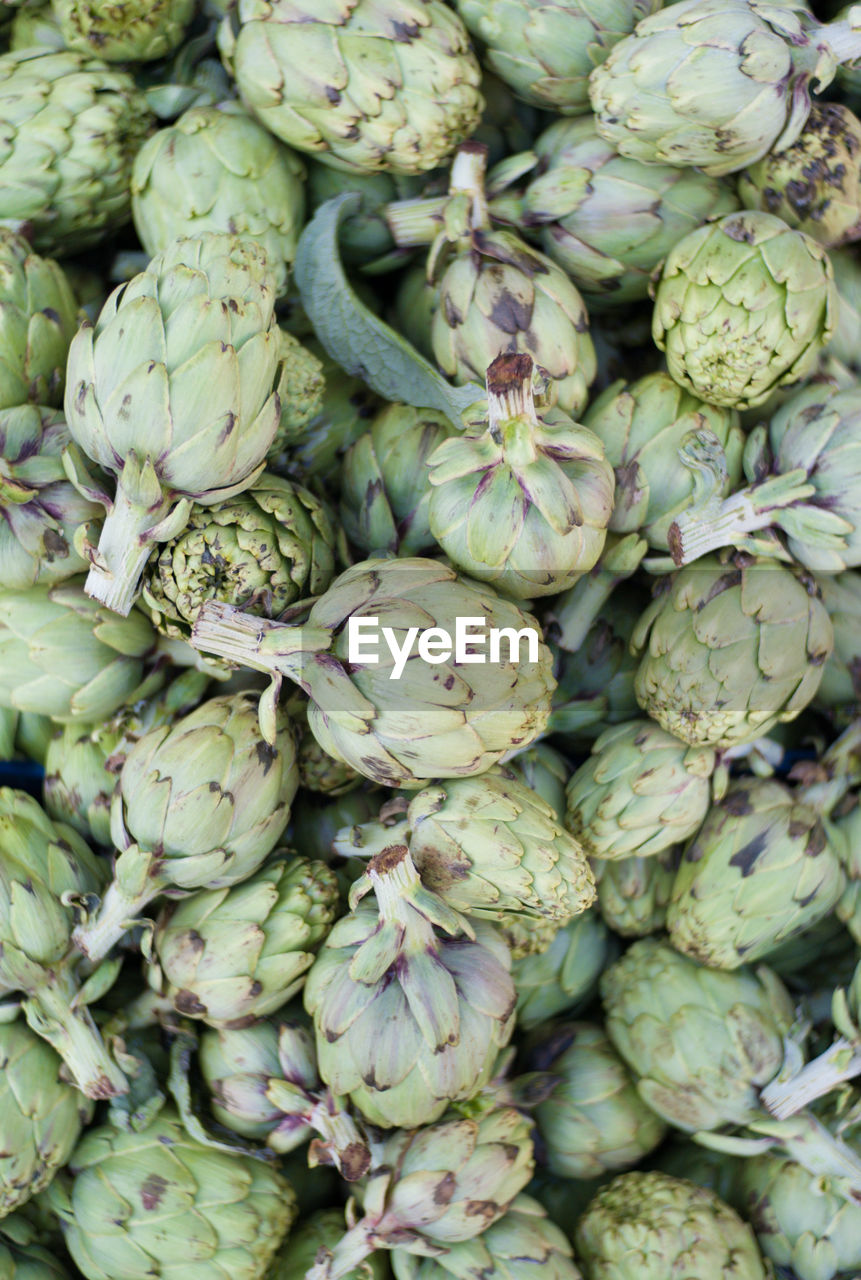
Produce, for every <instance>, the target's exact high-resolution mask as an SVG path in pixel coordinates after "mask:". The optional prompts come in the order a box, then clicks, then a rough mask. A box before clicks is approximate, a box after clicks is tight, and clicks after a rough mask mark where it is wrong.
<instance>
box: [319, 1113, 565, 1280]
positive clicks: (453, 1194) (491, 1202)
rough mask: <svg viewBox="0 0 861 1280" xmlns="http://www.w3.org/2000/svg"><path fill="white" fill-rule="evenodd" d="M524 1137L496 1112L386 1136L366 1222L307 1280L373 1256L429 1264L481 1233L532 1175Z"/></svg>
mask: <svg viewBox="0 0 861 1280" xmlns="http://www.w3.org/2000/svg"><path fill="white" fill-rule="evenodd" d="M529 1130H530V1126H529V1121H528V1120H526V1118H525V1117H524V1116H522V1115H521V1114H520V1113H519V1112H518V1111H515V1110H514V1109H513V1108H512V1107H498V1108H495V1109H492V1110H488V1111H484V1112H483V1113H482V1114H480V1115H479V1116H478V1117H477V1118H464V1117H459V1116H457V1117H452V1118H448V1119H443V1120H441V1121H439V1122H438V1123H437V1124H434V1125H426V1126H425V1127H424V1128H423V1129H413V1130H407V1131H401V1132H396V1133H393V1134H391V1135H389V1136H388V1137H387V1138H386V1139H385V1140H384V1141H383V1142H381V1143H380V1144H379V1145H378V1146H377V1147H376V1148H375V1152H374V1163H373V1166H372V1171H371V1174H370V1176H369V1178H368V1180H367V1182H366V1183H365V1184H364V1186H363V1187H362V1190H361V1201H362V1209H363V1211H364V1216H363V1217H361V1218H360V1219H359V1221H358V1222H357V1223H356V1225H355V1226H354V1227H351V1228H350V1230H349V1231H348V1232H347V1233H346V1234H345V1235H344V1236H343V1237H342V1239H341V1240H340V1241H339V1243H338V1244H336V1245H335V1247H334V1248H333V1249H330V1250H327V1251H326V1252H325V1254H324V1255H323V1256H322V1257H319V1256H318V1260H317V1262H316V1264H315V1266H313V1267H312V1268H311V1269H310V1270H309V1271H307V1272H306V1273H305V1280H344V1278H345V1277H346V1276H349V1275H350V1273H351V1268H353V1267H355V1266H357V1265H358V1264H359V1263H360V1262H362V1261H363V1260H364V1259H365V1258H367V1257H368V1255H369V1254H371V1253H373V1252H374V1250H375V1249H397V1250H398V1251H399V1252H406V1253H415V1254H418V1255H419V1256H420V1257H422V1256H427V1255H431V1256H433V1255H434V1254H437V1253H439V1252H444V1251H445V1250H448V1249H450V1248H451V1247H452V1246H453V1245H455V1246H456V1245H458V1244H460V1243H462V1242H463V1241H468V1240H474V1239H475V1237H476V1236H480V1235H481V1234H482V1233H484V1232H486V1231H487V1229H488V1228H489V1227H491V1226H492V1225H493V1223H494V1222H497V1221H498V1220H499V1219H500V1218H502V1216H503V1214H505V1213H506V1211H507V1210H508V1209H509V1207H510V1206H511V1204H512V1202H513V1201H514V1199H515V1197H516V1196H517V1195H518V1194H519V1193H520V1192H521V1191H522V1190H523V1188H524V1187H525V1186H526V1184H527V1183H528V1181H529V1179H530V1177H531V1175H532V1169H533V1154H532V1140H531V1138H530V1134H529ZM479 1257H481V1253H479ZM468 1259H469V1254H468V1253H467V1260H468ZM504 1274H505V1273H504V1272H503V1276H504ZM551 1274H552V1273H551ZM563 1280H568V1277H564V1276H563ZM572 1280H573V1278H572Z"/></svg>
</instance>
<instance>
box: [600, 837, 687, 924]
mask: <svg viewBox="0 0 861 1280" xmlns="http://www.w3.org/2000/svg"><path fill="white" fill-rule="evenodd" d="M680 856H681V849H680V848H679V847H678V846H676V847H674V848H671V849H665V850H664V852H663V853H658V854H654V855H652V856H651V857H648V858H643V857H638V856H635V857H632V858H615V859H605V858H596V859H595V861H594V862H593V864H592V869H593V871H594V872H595V883H596V885H597V887H598V910H599V911H600V912H601V916H602V918H603V920H604V923H605V924H606V925H608V926H609V927H610V928H611V929H612V930H613V932H614V933H618V934H619V935H620V936H621V937H623V938H644V937H646V935H647V934H649V933H657V932H659V930H661V929H663V928H664V927H665V925H666V922H667V905H668V903H669V901H670V896H671V894H672V890H673V882H674V881H675V878H676V872H677V870H678V866H679V859H680Z"/></svg>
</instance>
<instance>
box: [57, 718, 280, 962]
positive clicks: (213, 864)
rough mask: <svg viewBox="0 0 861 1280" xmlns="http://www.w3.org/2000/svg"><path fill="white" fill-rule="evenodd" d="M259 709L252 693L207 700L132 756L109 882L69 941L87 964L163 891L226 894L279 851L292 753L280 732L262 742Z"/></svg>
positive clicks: (153, 733) (122, 783)
mask: <svg viewBox="0 0 861 1280" xmlns="http://www.w3.org/2000/svg"><path fill="white" fill-rule="evenodd" d="M255 702H256V698H255V695H254V694H251V693H238V694H233V695H230V694H226V695H223V696H222V697H218V698H210V699H209V700H208V701H207V702H204V703H202V704H201V705H200V706H199V707H198V708H197V709H196V710H195V711H192V712H191V713H190V714H189V715H187V716H183V717H182V718H181V719H179V720H176V721H174V722H173V723H172V724H162V725H159V726H157V727H155V728H153V729H150V730H149V732H148V733H145V734H144V735H143V736H142V737H141V738H139V739H138V740H137V742H136V743H135V744H134V746H133V747H132V748H131V750H130V751H129V753H128V755H127V756H126V759H125V762H124V764H123V767H122V772H121V773H120V778H119V783H118V784H117V789H116V791H115V793H114V797H113V800H112V804H111V835H112V838H113V844H114V846H115V848H117V849H118V850H120V854H119V857H118V859H117V864H116V867H115V870H114V878H113V880H112V882H111V884H110V885H109V886H108V888H107V890H106V891H105V894H104V896H103V898H102V901H101V904H100V906H99V908H98V910H97V911H96V913H95V914H94V915H91V917H90V918H89V919H88V920H86V921H85V922H84V923H82V924H81V925H79V926H78V927H77V929H76V930H75V934H74V941H75V943H76V945H77V947H78V948H79V949H80V950H81V951H82V952H83V953H84V954H85V955H87V956H89V957H90V959H91V960H94V961H95V960H98V959H101V958H102V957H103V956H105V955H106V954H107V953H108V951H109V950H110V949H111V947H112V946H113V945H114V943H115V942H117V941H118V940H119V938H120V937H121V936H122V934H123V931H124V930H125V929H126V928H128V927H129V925H130V922H131V921H132V920H133V919H134V918H135V915H136V913H137V912H139V911H140V910H141V909H142V908H143V907H144V906H146V904H147V903H148V902H151V901H152V899H153V898H155V897H156V896H157V895H158V894H159V893H161V892H162V891H164V890H165V889H167V888H170V887H173V886H175V887H177V888H179V889H183V890H187V889H202V888H208V889H221V888H225V887H229V886H230V885H233V884H236V883H238V882H239V881H240V880H246V879H247V878H248V876H250V875H251V874H253V872H255V871H256V870H257V868H258V867H259V866H261V864H262V863H263V862H264V861H265V859H266V857H267V856H268V854H269V853H270V852H271V850H272V849H273V848H274V847H275V845H276V844H277V843H278V840H279V838H280V836H281V834H282V832H283V831H284V828H285V827H286V825H287V820H288V818H289V816H290V804H291V801H292V799H293V796H294V795H295V794H296V789H297V786H298V783H299V779H298V775H297V771H296V763H295V761H296V750H295V746H294V743H293V737H292V734H291V733H290V728H289V726H288V725H286V724H284V723H283V722H282V724H281V726H280V729H279V730H278V731H277V733H276V742H275V745H274V746H270V745H269V744H268V743H265V742H263V741H262V739H261V737H260V729H259V725H258V722H257V712H256V708H255Z"/></svg>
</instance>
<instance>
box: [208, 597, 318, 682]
mask: <svg viewBox="0 0 861 1280" xmlns="http://www.w3.org/2000/svg"><path fill="white" fill-rule="evenodd" d="M191 643H192V644H193V645H194V647H195V649H200V650H201V652H203V653H215V654H217V655H218V657H220V658H226V659H227V661H228V662H235V663H237V664H238V665H239V666H243V667H253V668H254V669H255V670H256V671H265V672H267V673H269V674H272V673H273V672H276V671H277V672H280V673H281V674H282V675H286V676H288V677H289V678H290V679H294V680H295V679H298V677H299V673H300V671H301V668H302V665H303V664H304V662H305V660H306V659H307V657H308V655H309V654H313V653H317V652H319V651H320V650H325V649H327V648H328V647H329V644H330V643H331V633H330V632H329V631H327V630H326V628H325V627H313V626H295V627H294V626H287V625H285V624H283V623H278V622H267V621H266V619H265V618H255V617H254V616H253V614H250V613H242V611H241V610H239V609H235V608H233V606H232V605H229V604H222V603H220V602H219V601H218V600H206V601H205V602H204V603H203V604H202V605H201V606H200V609H199V611H198V614H197V617H196V619H195V622H194V629H193V631H192V633H191Z"/></svg>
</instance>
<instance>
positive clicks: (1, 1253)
mask: <svg viewBox="0 0 861 1280" xmlns="http://www.w3.org/2000/svg"><path fill="white" fill-rule="evenodd" d="M9 1221H10V1219H8V1218H7V1219H6V1220H5V1221H4V1223H3V1227H4V1228H5V1227H6V1226H7V1224H8V1223H9ZM0 1276H2V1277H3V1280H70V1276H69V1272H68V1271H67V1270H66V1268H65V1266H64V1265H63V1263H62V1262H61V1261H60V1260H59V1258H57V1257H56V1256H55V1255H54V1254H53V1253H51V1252H49V1251H48V1250H47V1249H44V1248H42V1246H41V1245H39V1244H36V1243H35V1238H34V1239H31V1240H26V1241H20V1242H18V1241H13V1240H11V1239H9V1237H8V1236H6V1235H5V1232H4V1234H3V1235H0Z"/></svg>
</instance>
